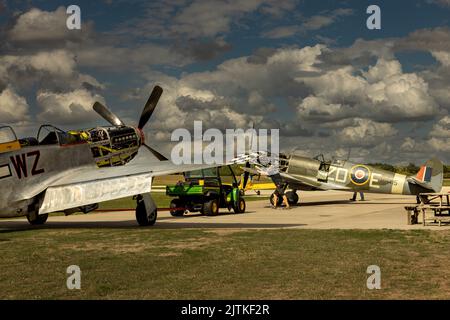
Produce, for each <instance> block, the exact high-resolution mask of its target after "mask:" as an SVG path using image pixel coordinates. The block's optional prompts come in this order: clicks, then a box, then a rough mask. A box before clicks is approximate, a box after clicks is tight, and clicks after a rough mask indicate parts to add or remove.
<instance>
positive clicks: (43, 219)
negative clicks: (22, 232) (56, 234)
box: [27, 213, 48, 226]
mask: <svg viewBox="0 0 450 320" xmlns="http://www.w3.org/2000/svg"><path fill="white" fill-rule="evenodd" d="M47 218H48V214H47V213H46V214H40V215H38V216H37V218H36V219H34V220H31V219H30V216H27V220H28V222H29V223H30V224H31V225H33V226H38V225H42V224H44V223H46V222H47Z"/></svg>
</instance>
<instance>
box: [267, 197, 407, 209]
mask: <svg viewBox="0 0 450 320" xmlns="http://www.w3.org/2000/svg"><path fill="white" fill-rule="evenodd" d="M377 200H378V199H377ZM383 200H384V199H383ZM333 204H349V205H358V204H364V205H365V204H371V205H380V204H400V205H412V204H415V202H414V201H412V202H379V201H371V200H364V201H350V200H330V201H313V202H300V203H298V204H296V205H292V206H291V207H292V208H296V207H310V206H325V205H333ZM265 208H270V206H269V205H267V206H266V207H265Z"/></svg>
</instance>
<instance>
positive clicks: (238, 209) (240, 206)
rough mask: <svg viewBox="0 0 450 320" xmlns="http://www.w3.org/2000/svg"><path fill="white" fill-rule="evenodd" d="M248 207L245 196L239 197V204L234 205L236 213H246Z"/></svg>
mask: <svg viewBox="0 0 450 320" xmlns="http://www.w3.org/2000/svg"><path fill="white" fill-rule="evenodd" d="M245 208H246V204H245V200H244V198H239V201H238V204H237V206H233V210H234V213H244V212H245Z"/></svg>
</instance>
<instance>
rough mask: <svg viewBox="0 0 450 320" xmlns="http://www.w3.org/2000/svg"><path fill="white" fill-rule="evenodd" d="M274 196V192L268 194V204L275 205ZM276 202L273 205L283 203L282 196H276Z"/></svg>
mask: <svg viewBox="0 0 450 320" xmlns="http://www.w3.org/2000/svg"><path fill="white" fill-rule="evenodd" d="M274 198H275V192H274V193H272V194H271V195H270V204H271V205H273V206H275V202H274V201H275V200H274ZM277 202H278V203H277V205H276V206H275V207H277V206H281V204H282V203H283V198H282V197H278V201H277Z"/></svg>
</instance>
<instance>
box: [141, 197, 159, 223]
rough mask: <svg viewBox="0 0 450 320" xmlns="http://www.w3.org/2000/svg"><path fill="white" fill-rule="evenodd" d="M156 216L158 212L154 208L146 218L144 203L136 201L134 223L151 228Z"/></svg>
mask: <svg viewBox="0 0 450 320" xmlns="http://www.w3.org/2000/svg"><path fill="white" fill-rule="evenodd" d="M157 216H158V210H157V209H156V208H155V210H153V211H152V212H151V213H150V215H149V216H147V210H146V209H145V203H144V201H138V204H137V206H136V221H137V223H139V225H140V226H142V227H146V226H152V225H154V224H155V222H156V218H157Z"/></svg>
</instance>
